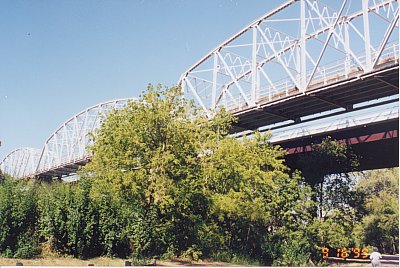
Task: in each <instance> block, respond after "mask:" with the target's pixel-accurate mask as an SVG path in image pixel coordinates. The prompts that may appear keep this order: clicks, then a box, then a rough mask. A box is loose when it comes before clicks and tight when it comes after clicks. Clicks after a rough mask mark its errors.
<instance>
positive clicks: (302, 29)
mask: <svg viewBox="0 0 400 268" xmlns="http://www.w3.org/2000/svg"><path fill="white" fill-rule="evenodd" d="M306 32H307V29H306V2H305V0H301V1H300V34H301V36H300V77H301V82H300V83H299V84H300V85H301V91H302V92H305V90H306V82H307V64H306Z"/></svg>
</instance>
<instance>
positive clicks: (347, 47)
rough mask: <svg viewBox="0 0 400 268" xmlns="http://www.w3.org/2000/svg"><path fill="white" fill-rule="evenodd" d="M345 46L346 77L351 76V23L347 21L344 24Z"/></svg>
mask: <svg viewBox="0 0 400 268" xmlns="http://www.w3.org/2000/svg"><path fill="white" fill-rule="evenodd" d="M344 45H345V51H346V60H345V62H344V72H345V75H346V77H348V76H349V73H350V54H349V51H350V36H349V22H348V21H346V22H345V24H344Z"/></svg>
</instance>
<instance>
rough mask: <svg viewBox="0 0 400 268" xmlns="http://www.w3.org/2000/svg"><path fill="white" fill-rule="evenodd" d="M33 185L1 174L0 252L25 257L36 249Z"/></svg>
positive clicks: (35, 215)
mask: <svg viewBox="0 0 400 268" xmlns="http://www.w3.org/2000/svg"><path fill="white" fill-rule="evenodd" d="M36 222H37V209H36V195H35V187H34V185H30V184H29V183H26V182H24V183H17V182H16V181H14V180H12V179H10V178H8V177H7V176H5V177H4V179H3V181H1V182H0V254H2V255H5V256H6V257H18V258H29V257H32V256H34V255H35V254H36V253H37V249H38V248H37V244H36V240H35V229H36Z"/></svg>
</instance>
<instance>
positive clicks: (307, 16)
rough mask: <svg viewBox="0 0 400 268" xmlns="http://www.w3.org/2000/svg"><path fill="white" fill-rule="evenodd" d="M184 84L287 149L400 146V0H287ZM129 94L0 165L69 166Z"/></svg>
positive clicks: (209, 105)
mask: <svg viewBox="0 0 400 268" xmlns="http://www.w3.org/2000/svg"><path fill="white" fill-rule="evenodd" d="M179 84H180V85H181V87H182V91H183V92H184V96H185V97H186V98H188V99H193V100H194V101H195V102H196V103H197V104H198V105H199V106H200V107H201V108H202V109H203V111H204V113H205V114H206V115H207V116H208V117H209V118H210V119H212V117H213V113H214V112H215V111H216V110H218V109H220V108H222V107H223V108H225V109H226V110H228V111H231V112H232V113H233V114H234V115H235V116H237V117H238V122H237V123H236V124H235V127H234V132H235V133H240V134H241V135H242V134H245V135H247V134H249V133H250V134H251V133H252V131H254V130H259V131H266V130H269V131H271V133H272V134H273V136H272V139H271V142H273V143H274V144H280V145H282V146H283V147H284V148H287V150H288V152H289V154H292V153H296V152H297V153H298V152H305V151H307V150H308V149H307V148H309V144H310V143H311V142H313V141H312V139H313V137H314V138H315V137H323V136H325V135H327V134H329V135H331V136H333V137H335V138H338V139H342V140H343V141H344V142H347V143H348V144H376V143H374V142H373V141H377V140H381V141H382V140H390V141H393V140H395V144H396V141H397V147H396V148H395V151H397V150H398V128H399V127H398V118H399V111H398V93H399V3H398V1H397V0H357V1H352V0H342V1H319V0H289V1H286V2H285V3H283V4H282V5H280V6H278V7H277V8H275V9H274V10H272V11H270V12H268V13H267V14H265V15H264V16H262V17H261V18H259V19H257V20H255V21H254V22H252V23H251V24H249V25H248V26H246V27H245V28H243V29H242V30H240V31H239V32H238V33H236V34H235V35H233V36H232V37H230V38H229V39H227V40H226V41H225V42H223V43H222V44H220V45H219V46H217V47H216V48H215V49H213V50H212V51H211V52H210V53H208V54H207V55H205V56H204V57H203V58H201V59H200V60H199V61H198V62H196V63H195V64H194V65H193V66H192V67H190V68H189V69H188V70H187V71H185V72H184V73H183V74H182V75H181V78H180V80H179ZM127 101H128V100H117V101H111V102H107V103H102V104H99V105H96V106H93V107H91V108H88V109H86V110H85V111H82V112H80V113H78V114H77V115H76V116H74V117H72V118H71V119H69V120H68V121H66V122H65V123H64V124H62V126H61V127H60V128H59V129H57V130H56V131H55V132H54V133H53V134H52V135H51V136H50V137H49V139H48V140H47V141H46V143H45V145H44V147H43V148H42V149H41V150H38V149H32V148H20V149H17V150H15V151H13V152H12V153H10V154H9V155H8V156H6V158H5V159H3V160H2V162H1V163H0V169H1V170H2V171H3V172H5V173H8V174H10V175H12V176H15V177H18V178H22V177H31V176H37V177H40V178H51V177H62V176H68V175H70V174H73V173H74V172H76V170H77V168H78V167H79V166H81V165H84V164H86V163H87V161H88V158H90V155H88V153H87V151H86V146H87V145H89V144H90V143H91V139H90V138H89V136H88V133H89V132H92V131H93V130H94V129H95V128H97V127H99V125H100V117H99V114H105V113H106V112H107V111H109V110H110V109H112V108H117V109H119V108H122V107H123V106H124V105H126V103H127ZM377 137H380V138H377ZM307 146H308V147H307ZM367 147H368V146H367ZM367 147H365V148H367ZM392 147H393V146H392ZM360 148H364V147H360ZM371 148H372V147H371ZM392 149H393V148H392ZM363 150H364V149H363ZM367 150H368V149H367ZM390 152H391V153H393V151H390ZM395 162H396V161H395ZM396 163H397V164H395V165H398V151H397V162H396ZM383 166H384V165H383ZM378 167H379V165H378Z"/></svg>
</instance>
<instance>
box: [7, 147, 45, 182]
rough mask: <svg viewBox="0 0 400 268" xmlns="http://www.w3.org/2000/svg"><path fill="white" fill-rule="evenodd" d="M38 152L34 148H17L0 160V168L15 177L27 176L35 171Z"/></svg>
mask: <svg viewBox="0 0 400 268" xmlns="http://www.w3.org/2000/svg"><path fill="white" fill-rule="evenodd" d="M40 152H41V150H40V149H36V148H29V147H23V148H18V149H16V150H14V151H12V152H11V153H9V154H8V155H7V156H6V157H5V158H4V159H3V160H2V161H1V162H0V170H1V171H2V172H4V173H5V174H8V175H10V176H11V177H14V178H17V179H20V178H25V177H29V176H31V175H32V174H34V173H35V171H36V167H37V164H38V162H39V157H40Z"/></svg>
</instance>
